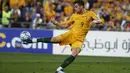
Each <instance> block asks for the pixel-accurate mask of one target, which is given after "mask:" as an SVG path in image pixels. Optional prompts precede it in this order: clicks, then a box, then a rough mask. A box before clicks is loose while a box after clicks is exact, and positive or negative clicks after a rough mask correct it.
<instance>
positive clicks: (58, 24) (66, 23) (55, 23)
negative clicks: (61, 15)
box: [51, 14, 74, 28]
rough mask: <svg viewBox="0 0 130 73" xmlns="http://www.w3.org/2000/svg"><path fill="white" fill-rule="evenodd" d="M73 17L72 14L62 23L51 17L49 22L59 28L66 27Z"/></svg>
mask: <svg viewBox="0 0 130 73" xmlns="http://www.w3.org/2000/svg"><path fill="white" fill-rule="evenodd" d="M73 18H74V14H73V15H72V16H71V17H70V18H69V19H68V20H67V21H65V22H62V23H59V22H57V21H56V20H54V19H52V20H51V22H52V23H53V24H54V25H56V26H58V27H61V28H68V27H69V26H70V25H71V24H72V23H73V22H74V21H73Z"/></svg>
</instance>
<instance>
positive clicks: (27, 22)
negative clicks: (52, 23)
mask: <svg viewBox="0 0 130 73" xmlns="http://www.w3.org/2000/svg"><path fill="white" fill-rule="evenodd" d="M31 21H32V20H31V17H30V13H29V12H26V15H25V19H24V20H23V21H22V22H24V23H23V25H22V27H23V28H30V26H31V25H30V24H31Z"/></svg>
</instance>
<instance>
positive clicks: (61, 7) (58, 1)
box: [54, 0, 64, 21]
mask: <svg viewBox="0 0 130 73" xmlns="http://www.w3.org/2000/svg"><path fill="white" fill-rule="evenodd" d="M54 5H55V11H56V20H58V21H59V20H60V19H59V18H60V13H63V12H64V5H63V3H62V0H56V2H55V3H54Z"/></svg>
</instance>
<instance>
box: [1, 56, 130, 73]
mask: <svg viewBox="0 0 130 73" xmlns="http://www.w3.org/2000/svg"><path fill="white" fill-rule="evenodd" d="M67 57H68V56H60V55H47V54H24V53H0V73H55V70H56V68H57V67H58V66H59V65H60V64H61V63H62V62H63V61H64V59H65V58H67ZM64 71H65V72H66V73H130V58H121V57H90V56H79V57H77V58H76V60H75V61H74V63H72V64H71V65H70V66H68V67H67V68H65V70H64Z"/></svg>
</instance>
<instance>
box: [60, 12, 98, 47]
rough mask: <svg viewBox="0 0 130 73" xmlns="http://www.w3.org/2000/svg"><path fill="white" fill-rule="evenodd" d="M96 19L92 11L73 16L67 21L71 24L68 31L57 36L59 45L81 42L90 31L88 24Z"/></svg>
mask: <svg viewBox="0 0 130 73" xmlns="http://www.w3.org/2000/svg"><path fill="white" fill-rule="evenodd" d="M96 18H97V16H96V14H95V13H94V12H92V11H87V12H86V13H84V14H73V15H72V16H71V17H70V19H69V20H68V21H67V23H68V24H71V25H70V27H71V28H70V30H69V31H68V32H66V33H64V34H61V35H59V36H58V38H60V39H61V40H62V41H61V42H60V43H59V44H60V45H67V44H73V43H74V42H76V41H81V42H83V40H84V38H85V36H86V34H87V33H88V31H89V29H90V22H91V21H92V20H93V19H96Z"/></svg>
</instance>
